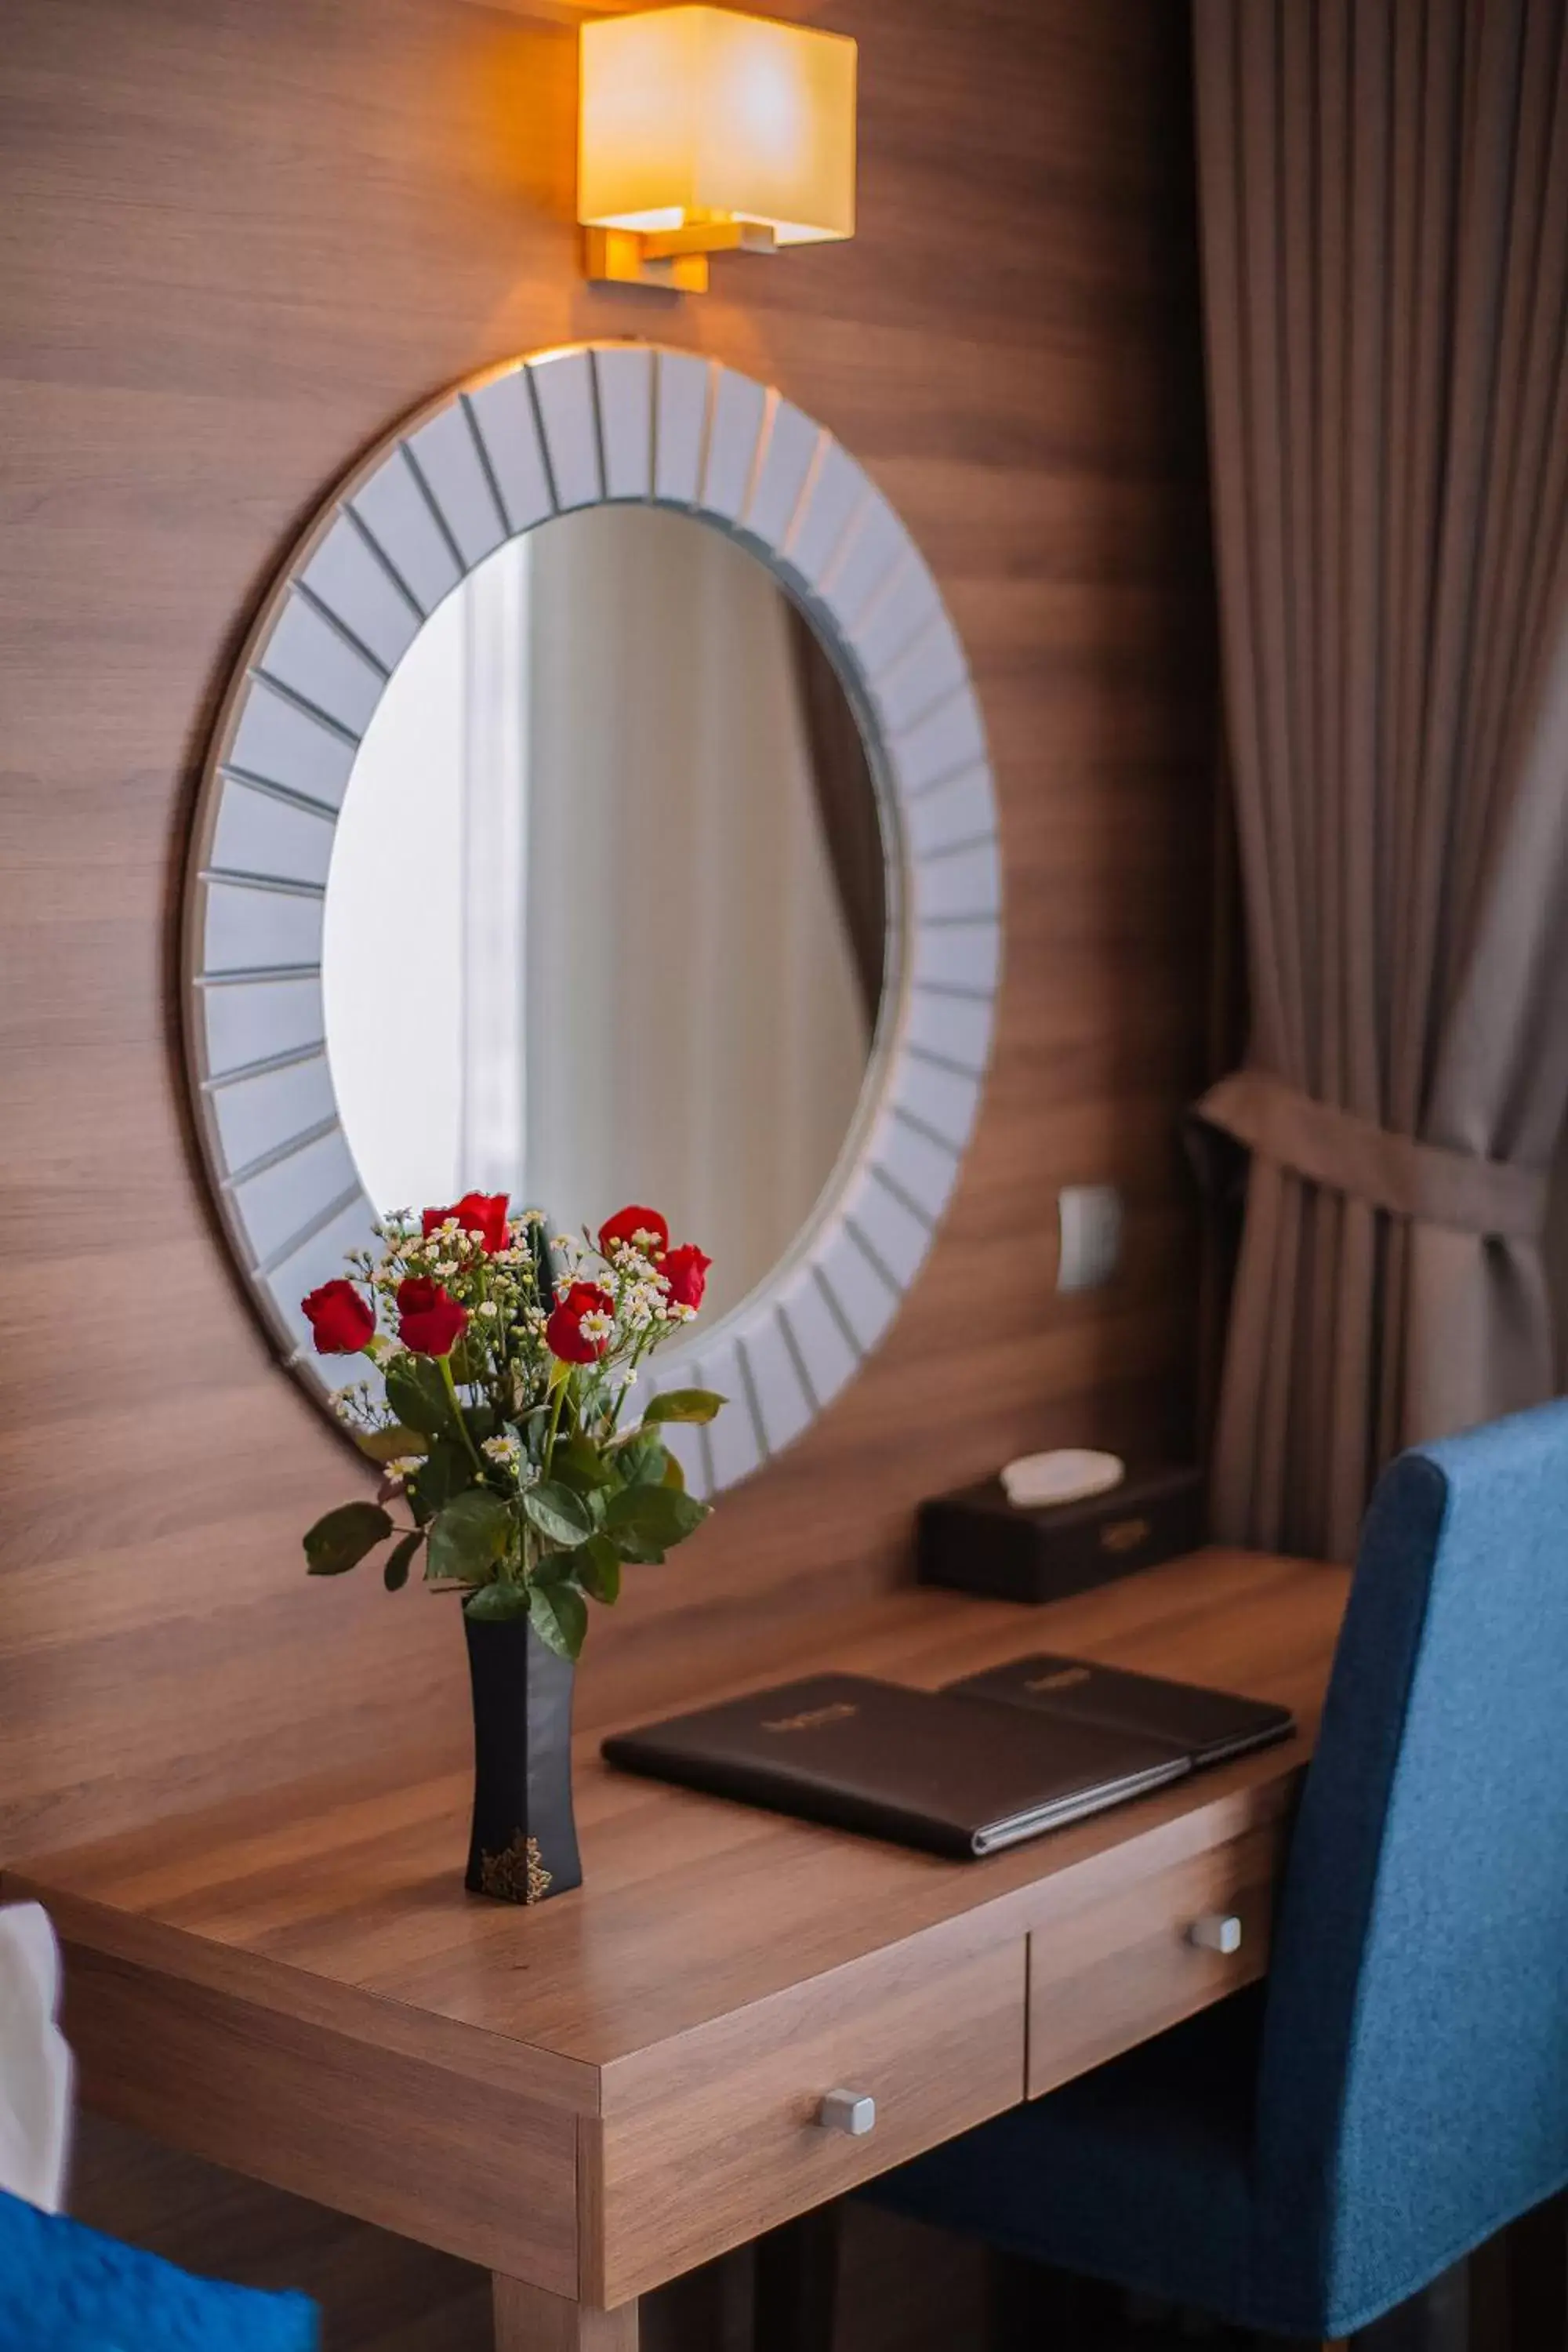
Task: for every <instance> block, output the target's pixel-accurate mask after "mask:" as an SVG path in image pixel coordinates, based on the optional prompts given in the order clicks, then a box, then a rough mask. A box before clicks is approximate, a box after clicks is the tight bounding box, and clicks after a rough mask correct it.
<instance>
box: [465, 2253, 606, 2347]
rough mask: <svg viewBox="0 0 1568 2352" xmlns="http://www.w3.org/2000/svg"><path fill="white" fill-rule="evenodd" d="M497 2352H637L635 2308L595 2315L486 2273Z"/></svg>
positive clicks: (541, 2291)
mask: <svg viewBox="0 0 1568 2352" xmlns="http://www.w3.org/2000/svg"><path fill="white" fill-rule="evenodd" d="M490 2285H491V2288H492V2290H493V2293H494V2297H495V2317H496V2352H637V2305H636V2303H635V2302H632V2303H623V2304H621V2305H618V2306H617V2308H616V2310H614V2311H595V2309H594V2308H593V2306H592V2305H589V2304H586V2303H570V2302H568V2301H567V2299H566V2297H565V2296H564V2295H562V2294H550V2293H549V2291H548V2290H547V2289H546V2288H544V2287H542V2286H529V2285H527V2284H525V2283H524V2282H523V2281H522V2280H521V2279H512V2278H503V2277H502V2276H501V2273H500V2271H495V2272H493V2273H491V2277H490Z"/></svg>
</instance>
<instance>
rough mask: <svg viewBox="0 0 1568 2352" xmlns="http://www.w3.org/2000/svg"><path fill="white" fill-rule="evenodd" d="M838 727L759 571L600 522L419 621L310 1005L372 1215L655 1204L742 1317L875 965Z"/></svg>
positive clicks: (579, 1210)
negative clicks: (495, 1201)
mask: <svg viewBox="0 0 1568 2352" xmlns="http://www.w3.org/2000/svg"><path fill="white" fill-rule="evenodd" d="M886 901H887V890H886V884H885V878H884V855H883V845H882V835H881V826H880V822H879V814H878V805H877V795H876V792H875V789H874V787H873V785H872V782H871V775H870V770H869V767H868V761H867V758H866V754H865V751H864V748H863V746H862V742H861V739H860V733H859V729H858V725H857V722H856V720H855V718H854V714H853V712H852V711H851V709H850V707H849V703H848V700H847V696H846V694H845V691H844V689H843V688H842V687H841V686H840V684H839V682H838V678H837V674H836V673H835V671H834V669H833V667H832V665H831V663H830V661H829V660H828V658H827V656H826V654H825V653H824V651H823V649H822V647H821V646H820V644H819V643H818V641H817V639H816V635H815V633H814V632H813V630H812V628H811V626H810V624H809V623H808V622H806V621H805V618H804V616H803V615H802V614H801V613H800V612H799V610H798V608H797V607H796V606H795V604H793V603H792V602H791V600H790V598H789V597H788V596H787V595H786V594H785V593H784V590H783V589H782V588H781V587H780V586H779V584H778V583H777V581H776V580H775V579H774V578H773V576H772V575H771V574H770V572H768V571H767V569H766V568H765V566H764V565H763V564H762V563H760V562H758V561H757V559H756V558H755V557H754V556H753V555H752V554H750V553H749V552H748V551H746V550H745V549H744V548H743V547H742V546H741V545H740V544H739V543H738V542H737V541H735V540H733V539H731V538H729V537H726V536H723V535H721V533H720V532H718V531H716V530H711V529H710V528H708V527H706V526H705V525H703V524H701V523H700V522H698V521H695V520H693V519H692V518H691V517H690V516H689V515H680V514H676V513H672V512H670V511H668V510H662V509H656V508H651V507H636V506H601V507H590V508H584V509H581V510H580V511H578V512H576V513H574V514H568V515H563V516H561V517H558V518H557V519H556V520H553V521H551V522H548V523H545V524H542V526H541V527H540V528H539V529H538V530H532V531H529V532H527V533H525V534H523V535H521V536H520V537H518V538H516V539H512V540H509V541H504V542H503V543H502V545H501V546H500V547H498V548H497V549H495V550H494V551H492V552H491V553H490V554H489V555H488V556H486V557H485V559H484V561H483V562H481V563H479V565H477V566H476V567H475V569H474V570H473V571H472V572H469V573H468V576H467V578H466V579H465V580H464V581H463V582H462V583H461V584H460V585H459V586H458V588H457V589H455V590H454V591H453V593H452V594H451V595H450V596H448V597H447V600H446V601H445V603H444V604H441V605H439V606H438V607H437V610H436V611H435V612H434V613H433V614H431V616H430V618H429V619H428V620H427V621H426V623H425V625H424V626H423V627H422V628H421V630H420V631H419V634H418V635H417V636H416V638H415V640H414V642H413V644H412V645H411V646H409V648H408V651H407V653H406V654H405V656H404V658H403V660H402V661H401V662H400V663H399V665H398V667H397V669H396V672H395V675H394V676H393V677H392V679H391V681H390V682H389V684H388V686H387V688H386V691H385V693H384V695H383V697H382V699H381V702H380V704H379V706H378V708H377V709H376V711H375V714H374V718H373V719H371V722H370V725H369V727H368V728H367V730H366V731H365V735H364V739H363V742H362V743H361V745H360V748H359V751H358V752H357V754H356V756H355V759H354V763H353V770H352V772H351V773H350V776H349V782H348V788H347V791H346V792H345V793H344V795H343V803H342V810H341V811H340V813H339V816H338V822H337V828H336V835H335V838H334V841H333V845H332V856H331V866H330V867H329V870H328V875H327V889H326V909H325V922H324V929H323V935H322V943H321V994H322V1007H323V1013H324V1020H325V1035H326V1045H327V1062H328V1067H329V1070H330V1073H331V1082H332V1087H333V1090H334V1092H335V1094H336V1097H337V1104H338V1113H339V1117H340V1118H341V1119H342V1129H343V1135H344V1138H345V1139H346V1141H347V1144H348V1148H349V1150H350V1151H351V1152H352V1154H353V1160H354V1163H355V1166H356V1167H357V1169H358V1171H359V1174H360V1178H361V1181H363V1185H364V1189H365V1191H366V1192H367V1193H368V1194H369V1196H370V1199H371V1201H372V1202H374V1205H375V1207H376V1208H377V1209H378V1210H380V1211H381V1212H382V1213H383V1214H385V1213H389V1212H390V1211H392V1210H394V1209H397V1208H400V1207H401V1208H406V1207H408V1206H411V1205H412V1206H414V1207H416V1208H417V1207H419V1206H421V1205H422V1204H423V1203H424V1202H437V1201H455V1200H457V1199H458V1198H459V1197H460V1195H461V1194H463V1193H464V1192H468V1191H470V1190H477V1191H479V1192H505V1193H508V1194H509V1195H510V1198H511V1199H512V1200H514V1201H516V1202H530V1203H531V1204H532V1205H534V1206H536V1207H539V1208H542V1210H543V1211H544V1213H545V1214H546V1216H547V1218H548V1219H549V1220H550V1223H551V1224H552V1227H556V1226H560V1225H562V1224H569V1225H571V1226H573V1227H577V1226H580V1225H583V1224H586V1225H588V1226H589V1227H590V1228H592V1229H594V1230H595V1231H596V1230H597V1228H598V1226H599V1225H600V1224H601V1223H603V1221H604V1220H605V1218H606V1217H608V1216H610V1215H611V1214H612V1213H614V1211H615V1210H616V1209H617V1208H619V1207H620V1206H621V1204H622V1203H623V1202H626V1201H628V1200H635V1201H651V1202H657V1203H658V1206H659V1207H660V1208H661V1209H662V1210H663V1211H664V1212H665V1213H666V1214H667V1215H668V1218H669V1220H670V1224H671V1228H672V1230H678V1231H679V1232H680V1233H682V1234H696V1235H699V1236H700V1238H701V1241H702V1245H703V1247H704V1249H705V1250H707V1252H708V1253H709V1255H710V1256H711V1258H712V1260H713V1265H712V1270H711V1273H710V1278H709V1285H708V1296H707V1299H706V1301H705V1303H704V1310H703V1311H704V1315H705V1317H706V1318H708V1320H709V1321H710V1323H711V1322H712V1321H714V1320H716V1319H717V1318H720V1317H721V1316H723V1315H724V1314H725V1313H727V1312H728V1311H729V1310H730V1309H731V1307H737V1306H739V1305H740V1304H741V1302H742V1300H743V1299H744V1298H746V1297H748V1296H749V1295H750V1293H751V1292H752V1290H753V1289H754V1288H755V1287H756V1286H757V1285H758V1284H759V1283H760V1282H761V1281H762V1280H763V1277H764V1276H766V1275H767V1274H769V1273H770V1272H771V1271H772V1269H773V1266H774V1265H777V1263H778V1261H779V1260H780V1258H782V1257H783V1256H784V1255H785V1254H786V1252H787V1251H788V1249H789V1248H790V1245H791V1244H792V1243H793V1242H794V1240H795V1235H796V1234H798V1233H799V1232H800V1231H801V1229H802V1228H803V1226H805V1224H806V1223H807V1222H808V1220H809V1219H810V1217H811V1215H812V1213H813V1211H814V1210H815V1208H816V1202H817V1200H818V1198H819V1196H820V1195H821V1193H822V1191H823V1188H824V1186H825V1185H826V1182H827V1180H828V1178H829V1177H830V1175H831V1174H832V1171H833V1169H834V1166H835V1164H836V1163H837V1159H838V1156H839V1153H840V1152H841V1151H842V1150H843V1149H844V1145H845V1141H846V1139H847V1136H848V1134H849V1132H850V1130H851V1128H852V1127H853V1125H854V1120H855V1113H856V1108H857V1105H858V1101H859V1097H860V1092H861V1088H862V1087H863V1086H864V1084H865V1079H866V1072H867V1068H868V1064H869V1061H870V1055H871V1043H872V1038H873V1035H874V1034H875V1031H876V1026H877V1019H878V1013H879V1007H880V1003H881V995H882V979H883V971H884V965H885V962H886Z"/></svg>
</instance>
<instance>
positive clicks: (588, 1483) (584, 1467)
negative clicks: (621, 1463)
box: [550, 1430, 616, 1495]
mask: <svg viewBox="0 0 1568 2352" xmlns="http://www.w3.org/2000/svg"><path fill="white" fill-rule="evenodd" d="M550 1475H551V1476H552V1478H554V1479H557V1480H559V1481H560V1482H561V1484H562V1485H563V1486H571V1487H572V1488H574V1491H575V1492H576V1493H578V1494H580V1495H587V1494H591V1493H592V1492H593V1490H594V1489H595V1487H596V1486H611V1485H613V1484H614V1482H615V1475H616V1474H615V1472H614V1470H612V1469H611V1468H610V1466H609V1465H608V1464H607V1463H606V1462H605V1457H604V1455H603V1454H601V1453H600V1451H599V1449H598V1447H597V1446H596V1445H595V1443H594V1441H593V1439H592V1438H591V1437H584V1435H583V1433H582V1431H581V1430H578V1431H576V1432H575V1433H574V1434H573V1435H572V1436H571V1437H569V1438H568V1439H567V1441H566V1443H565V1444H564V1445H560V1444H558V1445H557V1446H556V1448H555V1459H554V1461H553V1463H552V1465H551V1471H550Z"/></svg>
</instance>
